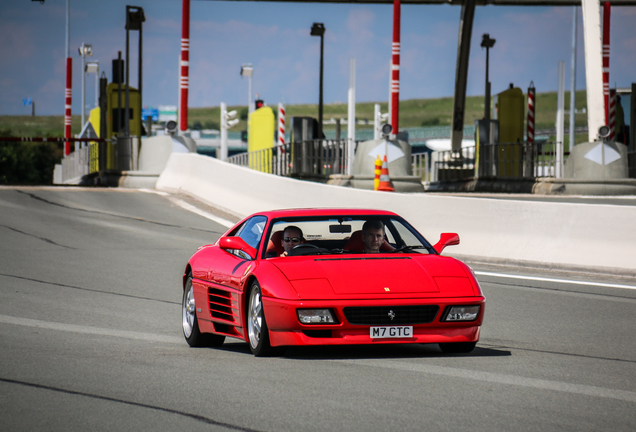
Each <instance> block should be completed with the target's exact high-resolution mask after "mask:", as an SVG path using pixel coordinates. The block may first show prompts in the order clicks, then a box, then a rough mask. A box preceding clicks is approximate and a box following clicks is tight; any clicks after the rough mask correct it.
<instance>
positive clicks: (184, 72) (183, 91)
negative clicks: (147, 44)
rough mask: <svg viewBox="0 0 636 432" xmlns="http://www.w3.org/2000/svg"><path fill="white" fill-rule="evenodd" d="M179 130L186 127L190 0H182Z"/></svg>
mask: <svg viewBox="0 0 636 432" xmlns="http://www.w3.org/2000/svg"><path fill="white" fill-rule="evenodd" d="M179 72H180V73H179V130H180V131H185V130H187V129H188V89H189V87H190V76H189V75H190V0H183V10H182V13H181V61H180V62H179Z"/></svg>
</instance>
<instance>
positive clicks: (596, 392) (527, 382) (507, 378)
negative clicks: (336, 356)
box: [333, 359, 636, 402]
mask: <svg viewBox="0 0 636 432" xmlns="http://www.w3.org/2000/svg"><path fill="white" fill-rule="evenodd" d="M333 361H335V362H339V363H346V364H351V365H357V366H369V367H378V368H385V369H395V370H401V371H409V372H417V373H426V374H433V375H442V376H447V377H453V378H460V379H472V380H477V381H484V382H490V383H495V384H506V385H515V386H520V387H529V388H535V389H539V390H554V391H559V392H565V393H572V394H579V395H585V396H593V397H602V398H609V399H618V400H622V401H626V402H636V392H633V391H626V390H615V389H609V388H604V387H596V386H589V385H584V384H571V383H566V382H561V381H552V380H544V379H538V378H527V377H521V376H516V375H507V374H499V373H492V372H482V371H476V370H468V369H457V368H450V367H444V366H433V365H427V364H421V363H408V362H402V361H392V360H373V359H360V360H333Z"/></svg>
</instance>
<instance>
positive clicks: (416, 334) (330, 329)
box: [263, 297, 485, 346]
mask: <svg viewBox="0 0 636 432" xmlns="http://www.w3.org/2000/svg"><path fill="white" fill-rule="evenodd" d="M430 304H435V305H439V311H438V313H437V316H435V318H434V319H433V320H432V321H431V322H430V323H427V324H400V325H413V336H412V337H408V338H390V339H374V338H371V336H370V334H369V333H370V331H369V328H370V327H371V326H370V325H354V324H350V323H349V322H348V321H347V320H346V318H345V315H344V312H343V308H345V307H373V306H392V307H393V306H410V305H430ZM453 305H480V306H481V308H480V311H479V316H478V317H477V320H475V321H472V322H448V323H447V322H440V319H441V317H442V315H443V312H444V310H445V309H446V307H447V306H453ZM263 306H264V310H265V319H266V321H267V327H268V328H269V331H270V343H271V344H272V346H287V345H356V344H378V343H380V344H391V343H394V344H395V343H448V342H477V341H478V340H479V332H480V327H481V324H482V322H483V317H484V308H485V298H484V297H463V298H434V299H428V300H427V299H424V300H423V299H391V300H388V301H387V300H357V301H352V300H330V301H324V300H320V301H289V300H278V299H273V298H269V297H263ZM308 308H328V309H331V310H332V312H333V313H334V315H335V316H336V318H337V320H338V323H337V324H320V325H312V324H301V323H300V322H299V321H298V316H297V314H296V309H308ZM378 325H382V324H378Z"/></svg>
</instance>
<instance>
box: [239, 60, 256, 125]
mask: <svg viewBox="0 0 636 432" xmlns="http://www.w3.org/2000/svg"><path fill="white" fill-rule="evenodd" d="M253 74H254V68H253V67H252V65H251V64H249V63H248V64H244V65H241V76H246V77H247V112H248V113H250V114H252V112H253V111H254V103H253V101H252V75H253Z"/></svg>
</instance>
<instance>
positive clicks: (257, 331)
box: [247, 281, 282, 357]
mask: <svg viewBox="0 0 636 432" xmlns="http://www.w3.org/2000/svg"><path fill="white" fill-rule="evenodd" d="M247 334H248V341H249V344H250V350H251V351H252V354H254V355H255V356H256V357H267V356H271V355H276V354H279V353H281V352H282V349H281V348H278V347H276V348H275V347H272V346H271V344H270V343H269V330H268V329H267V322H265V312H264V310H263V297H262V295H261V287H260V285H259V284H258V282H256V281H254V283H253V284H252V287H251V289H250V297H249V302H248V306H247Z"/></svg>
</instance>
